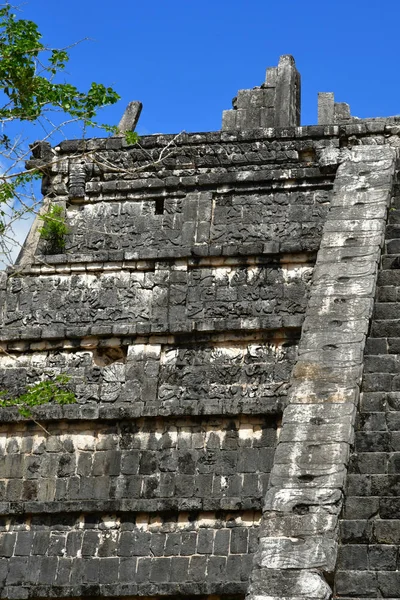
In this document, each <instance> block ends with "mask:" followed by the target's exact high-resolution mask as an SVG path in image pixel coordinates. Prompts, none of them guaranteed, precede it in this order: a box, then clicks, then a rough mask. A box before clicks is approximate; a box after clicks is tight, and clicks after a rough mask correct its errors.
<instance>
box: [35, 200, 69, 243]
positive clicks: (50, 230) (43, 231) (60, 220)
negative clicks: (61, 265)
mask: <svg viewBox="0 0 400 600" xmlns="http://www.w3.org/2000/svg"><path fill="white" fill-rule="evenodd" d="M39 219H41V221H43V223H44V225H43V227H41V228H40V229H39V233H40V237H41V238H42V239H43V240H46V242H47V252H48V253H49V254H56V253H58V252H62V251H63V250H64V248H65V236H66V235H67V234H68V227H67V226H66V224H65V218H64V210H63V208H62V207H61V206H57V205H55V206H52V207H51V208H50V210H49V211H48V212H47V213H46V214H44V215H41V216H40V217H39Z"/></svg>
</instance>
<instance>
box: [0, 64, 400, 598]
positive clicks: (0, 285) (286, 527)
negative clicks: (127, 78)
mask: <svg viewBox="0 0 400 600" xmlns="http://www.w3.org/2000/svg"><path fill="white" fill-rule="evenodd" d="M140 108H141V107H140V104H139V103H132V104H131V105H130V106H129V107H128V111H127V113H126V114H125V115H124V117H123V120H122V127H123V129H124V130H130V129H132V127H134V126H135V124H136V121H137V118H138V116H139V113H140ZM318 115H319V117H318V118H319V124H318V125H313V126H306V127H301V126H300V76H299V74H298V72H297V70H296V67H295V64H294V60H293V58H292V57H290V56H284V57H281V59H280V61H279V65H278V67H274V68H272V69H268V70H267V77H266V81H265V83H263V84H262V85H261V86H260V87H256V88H254V89H252V90H241V91H239V93H238V95H237V98H236V99H235V100H234V103H233V109H232V110H229V111H226V112H224V115H223V125H222V130H221V131H216V132H211V133H190V134H188V133H180V134H178V135H153V136H147V137H142V138H141V139H140V141H139V143H138V144H134V145H131V146H129V145H128V143H127V142H126V140H125V138H124V137H123V136H117V137H111V138H108V139H90V140H73V141H65V142H62V143H61V144H60V145H59V146H57V147H55V148H50V147H49V146H46V145H45V144H42V145H41V146H40V147H37V148H36V149H35V151H34V156H33V157H32V160H31V162H30V165H31V166H35V167H36V168H39V169H41V170H42V171H43V173H44V179H43V188H44V191H45V194H46V200H45V206H44V211H46V210H48V208H49V206H50V205H51V206H60V207H62V209H63V210H64V211H65V222H66V225H67V227H68V234H67V236H66V239H65V240H64V241H65V247H64V248H63V249H62V250H61V246H60V250H59V251H57V249H55V248H54V245H53V247H50V246H49V244H48V242H46V241H45V240H43V239H41V237H40V234H39V231H38V230H39V223H40V222H39V221H38V220H37V221H36V223H35V224H34V225H33V227H32V230H31V233H30V234H29V236H28V238H27V240H26V243H25V246H24V249H23V251H22V253H21V255H20V258H19V260H18V262H17V264H16V265H15V266H14V267H13V268H11V269H9V270H8V271H7V272H2V273H0V276H1V278H0V298H1V300H0V306H1V313H0V323H1V331H0V335H1V337H0V344H1V346H0V348H1V355H0V385H1V389H3V390H6V391H7V393H9V394H11V395H14V396H15V397H17V396H18V395H19V394H21V393H22V392H24V390H25V389H26V387H27V386H29V385H30V384H34V383H36V382H38V381H40V380H41V379H45V378H52V377H54V376H56V375H57V374H68V375H69V376H70V377H71V380H70V386H71V389H73V391H74V393H75V396H76V399H77V402H76V403H75V404H69V405H65V406H59V405H57V404H50V405H47V406H42V407H38V408H37V409H35V411H34V420H32V419H29V418H23V417H22V416H21V415H20V414H19V412H18V410H17V408H15V407H12V408H3V409H1V411H0V416H1V426H0V427H1V434H0V448H1V461H0V471H1V476H0V512H1V520H0V589H1V598H4V599H15V600H22V599H25V598H32V599H39V598H52V599H54V598H69V599H76V598H86V599H87V600H88V599H89V598H92V599H93V598H95V597H99V596H100V597H108V598H113V599H115V600H116V599H120V598H127V599H130V600H133V599H135V598H139V597H140V598H141V597H145V598H146V599H147V600H149V599H152V600H155V599H156V598H157V599H161V598H165V599H169V600H172V599H173V598H174V599H176V598H177V597H179V598H180V599H181V600H189V599H190V600H193V599H197V600H206V599H207V600H217V599H221V600H242V599H244V598H245V597H246V598H247V600H278V599H279V600H284V599H286V600H289V599H291V600H300V599H303V600H328V599H329V598H331V597H332V598H337V599H341V600H345V599H350V598H353V599H354V598H358V599H365V598H391V599H396V598H397V599H398V598H400V552H399V548H400V498H399V497H398V496H399V493H400V319H399V317H400V270H398V269H399V267H400V226H399V223H400V216H399V215H400V190H399V183H398V172H399V162H398V158H399V157H398V148H399V146H400V117H390V118H378V119H363V120H360V119H357V118H355V117H352V116H351V115H350V110H349V107H348V105H346V104H342V103H335V101H334V97H333V94H330V93H324V94H320V95H319V108H318ZM42 427H45V429H46V430H47V432H45V431H43V429H42Z"/></svg>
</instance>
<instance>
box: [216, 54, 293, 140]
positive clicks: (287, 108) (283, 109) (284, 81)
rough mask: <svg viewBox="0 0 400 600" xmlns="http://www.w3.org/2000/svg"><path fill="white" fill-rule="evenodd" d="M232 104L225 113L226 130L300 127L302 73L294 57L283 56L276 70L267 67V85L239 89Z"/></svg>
mask: <svg viewBox="0 0 400 600" xmlns="http://www.w3.org/2000/svg"><path fill="white" fill-rule="evenodd" d="M232 104H233V110H225V111H224V112H223V118H222V129H223V131H243V130H245V129H257V128H258V127H263V128H265V127H296V126H299V125H300V74H299V72H298V71H297V69H296V65H295V62H294V58H293V56H290V55H284V56H281V57H280V59H279V64H278V66H277V67H268V69H267V73H266V80H265V83H263V84H262V85H261V86H260V87H255V88H253V89H251V90H239V92H238V95H237V97H236V98H234V100H233V103H232Z"/></svg>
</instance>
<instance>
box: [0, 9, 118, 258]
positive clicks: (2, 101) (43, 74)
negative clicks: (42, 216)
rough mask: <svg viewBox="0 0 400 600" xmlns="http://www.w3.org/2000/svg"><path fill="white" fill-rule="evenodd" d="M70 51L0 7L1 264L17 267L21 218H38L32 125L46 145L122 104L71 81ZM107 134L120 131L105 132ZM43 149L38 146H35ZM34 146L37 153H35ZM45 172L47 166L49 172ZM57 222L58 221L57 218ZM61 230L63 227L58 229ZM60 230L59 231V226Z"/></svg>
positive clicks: (102, 90) (102, 89) (107, 91)
mask: <svg viewBox="0 0 400 600" xmlns="http://www.w3.org/2000/svg"><path fill="white" fill-rule="evenodd" d="M68 61H69V49H68V48H67V49H54V48H49V47H47V46H46V45H45V44H44V43H43V41H42V36H41V34H40V32H39V29H38V26H37V25H36V23H34V22H33V21H30V20H25V19H19V18H17V16H16V14H15V9H14V8H13V7H12V6H11V5H10V4H8V3H6V4H0V124H1V133H0V166H1V173H0V254H1V258H0V262H3V263H4V262H12V260H11V250H12V248H13V245H14V244H15V232H14V226H15V224H16V223H17V222H18V220H19V219H20V218H21V217H24V216H25V217H26V216H29V215H30V213H32V212H37V210H38V208H39V206H40V204H41V202H42V199H40V200H38V199H36V196H35V193H36V187H35V183H34V182H35V180H36V179H37V178H38V177H40V176H41V173H39V172H38V171H37V170H31V169H26V168H25V161H26V159H27V158H28V157H29V155H30V153H31V150H32V144H31V147H30V146H29V143H28V140H26V139H24V133H25V132H26V131H28V132H29V127H30V124H35V125H39V127H37V129H40V130H41V131H43V132H45V133H44V134H43V137H42V140H40V141H49V140H51V139H52V137H53V136H54V134H56V133H60V132H64V131H65V128H66V127H67V126H68V125H71V124H73V123H76V122H79V123H81V125H82V126H83V130H84V131H83V133H84V132H85V129H86V128H87V127H90V126H92V125H96V126H100V127H101V125H98V124H97V123H96V122H95V120H94V119H95V118H96V114H97V112H98V110H99V109H101V108H102V107H104V106H107V105H109V104H114V103H115V102H117V100H119V96H118V94H117V93H116V92H115V91H114V90H113V89H112V88H111V87H106V86H105V85H103V84H101V83H95V82H94V83H92V84H91V86H90V88H89V90H88V91H81V90H79V89H78V88H77V87H76V86H74V85H73V84H72V83H70V82H68V81H66V80H65V77H64V75H63V74H64V70H65V67H66V65H67V63H68ZM104 128H105V129H106V130H107V131H111V132H114V130H115V129H116V128H114V127H108V126H104ZM35 144H36V145H37V142H35ZM35 144H34V145H33V151H34V148H35ZM43 169H44V170H45V165H44V167H43ZM56 217H57V216H56ZM56 224H57V223H56ZM57 227H58V225H57Z"/></svg>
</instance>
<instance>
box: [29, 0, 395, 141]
mask: <svg viewBox="0 0 400 600" xmlns="http://www.w3.org/2000/svg"><path fill="white" fill-rule="evenodd" d="M21 16H22V17H24V18H30V19H32V20H34V21H36V22H37V23H38V25H39V28H40V30H41V31H42V33H43V36H44V41H45V42H46V43H48V44H50V45H52V46H57V47H63V46H67V45H68V44H70V43H73V42H75V41H78V40H80V39H82V38H86V37H87V38H90V40H91V41H87V42H83V43H82V44H80V45H78V46H77V47H75V48H73V49H72V50H71V55H72V60H71V62H70V64H69V67H68V78H69V80H70V81H71V83H74V84H76V85H78V86H80V87H82V88H86V87H87V86H88V85H89V84H90V83H91V81H97V82H101V83H105V84H107V85H112V86H113V87H114V88H115V89H116V91H118V93H119V94H120V95H121V97H122V100H121V101H120V102H119V103H118V104H117V105H116V106H115V107H112V108H110V109H107V110H106V111H105V112H104V114H103V117H102V118H103V120H104V121H106V122H108V123H118V121H119V119H120V117H121V115H122V113H123V111H124V108H125V106H126V104H127V103H128V102H129V101H130V100H141V101H142V102H143V105H144V109H143V113H142V116H141V119H140V123H139V127H138V131H139V133H140V134H142V135H143V134H146V133H157V132H163V133H172V132H179V131H182V130H186V131H210V130H216V129H220V127H221V114H222V110H223V109H229V108H231V100H232V97H233V96H235V95H236V92H237V90H238V89H243V88H251V87H253V86H255V85H260V84H261V83H262V82H263V81H264V76H265V68H266V67H267V66H273V65H275V64H277V61H278V58H279V56H280V55H281V54H293V55H294V57H295V59H296V64H297V68H298V69H299V71H300V73H301V75H302V105H303V108H302V123H303V124H314V123H316V120H317V116H316V115H317V92H318V91H333V92H335V99H336V100H337V101H338V102H349V103H350V105H351V110H352V114H354V115H356V116H359V117H366V116H385V115H393V114H400V94H399V86H400V83H399V78H398V56H399V43H398V30H397V23H398V21H399V17H400V2H399V0H381V1H380V2H376V1H372V0H363V1H361V0H336V1H335V0H333V1H331V2H321V1H320V0H318V1H317V0H308V1H307V2H300V1H299V0H281V1H280V2H279V1H276V0H274V1H270V0H230V1H228V0H201V1H197V0H114V2H110V1H107V2H106V1H105V0H27V2H26V3H25V4H23V5H22V13H21Z"/></svg>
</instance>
